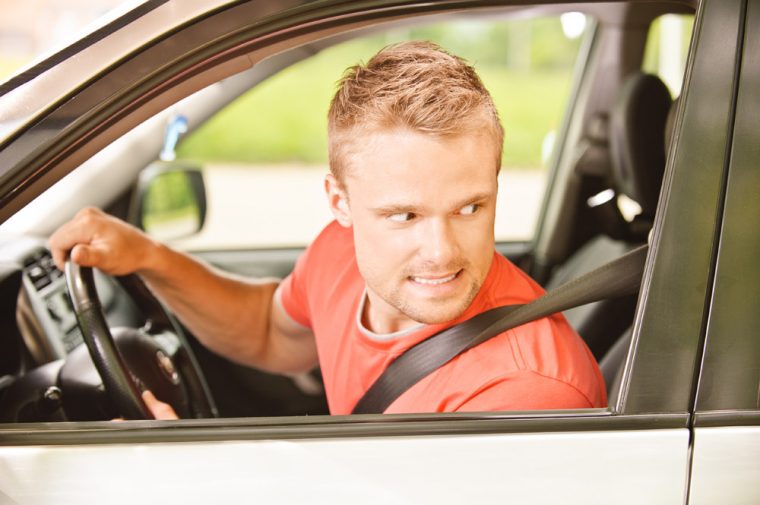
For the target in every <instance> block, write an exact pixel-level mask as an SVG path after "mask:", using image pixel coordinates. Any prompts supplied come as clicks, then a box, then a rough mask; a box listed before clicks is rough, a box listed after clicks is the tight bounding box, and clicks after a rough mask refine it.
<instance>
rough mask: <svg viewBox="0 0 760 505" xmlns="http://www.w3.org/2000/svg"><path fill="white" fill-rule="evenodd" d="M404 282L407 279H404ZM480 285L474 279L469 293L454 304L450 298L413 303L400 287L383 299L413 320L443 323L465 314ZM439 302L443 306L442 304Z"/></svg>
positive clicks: (462, 273) (425, 322)
mask: <svg viewBox="0 0 760 505" xmlns="http://www.w3.org/2000/svg"><path fill="white" fill-rule="evenodd" d="M464 274H465V272H464V271H463V272H461V273H460V275H464ZM405 279H406V278H405ZM404 282H407V281H406V280H404ZM480 287H481V283H478V282H477V281H476V280H475V279H472V280H471V281H470V285H469V288H468V290H467V294H466V295H465V296H464V297H463V298H461V300H459V301H458V302H456V303H453V304H452V301H449V300H424V301H419V302H417V303H411V302H410V300H409V297H405V296H404V295H403V294H402V290H401V289H400V288H397V289H394V290H392V291H391V292H390V293H388V296H387V297H383V299H384V300H385V302H386V303H388V304H389V305H391V306H392V307H394V308H395V309H396V310H398V311H399V312H401V313H402V314H404V315H405V316H406V317H408V318H409V319H412V320H413V321H416V322H418V323H423V324H441V323H447V322H449V321H453V320H455V319H457V318H458V317H459V316H461V315H462V314H464V312H465V311H466V310H467V309H468V308H469V307H470V305H471V304H472V302H473V300H475V297H476V296H477V295H478V292H479V291H480ZM455 300H456V298H455ZM439 303H440V304H441V305H442V306H440V305H439ZM449 304H451V306H449Z"/></svg>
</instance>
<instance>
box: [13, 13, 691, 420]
mask: <svg viewBox="0 0 760 505" xmlns="http://www.w3.org/2000/svg"><path fill="white" fill-rule="evenodd" d="M578 8H579V10H582V11H583V12H586V13H587V14H588V15H589V16H590V17H592V18H594V19H596V23H597V24H596V25H595V26H596V27H597V30H598V31H597V34H596V35H595V36H594V37H593V38H590V40H589V42H588V44H590V45H591V47H592V49H593V51H596V52H597V53H596V57H593V53H590V54H591V55H590V56H588V55H587V58H588V61H582V62H581V63H580V64H579V65H578V67H577V68H580V69H585V70H584V73H582V74H578V75H577V76H576V82H575V84H574V88H573V91H572V94H571V96H572V98H571V102H570V106H569V107H568V112H567V116H566V117H565V119H564V123H563V125H562V128H561V129H560V132H559V135H558V141H557V142H556V144H555V145H556V148H555V152H554V155H553V158H552V166H551V169H550V171H549V174H550V176H549V177H550V182H549V184H548V185H547V189H546V194H545V197H544V203H543V206H542V211H541V214H540V217H539V224H538V227H537V231H536V234H535V237H534V238H533V239H532V240H530V241H528V242H520V243H500V244H499V246H498V248H499V250H500V252H502V254H505V255H506V256H507V257H508V258H509V259H510V260H512V261H513V262H515V263H516V264H517V265H518V266H520V267H521V268H523V269H524V270H525V271H526V272H528V273H529V274H530V275H531V276H532V277H533V278H534V279H536V280H537V281H538V282H539V283H540V284H541V285H542V286H544V287H545V288H546V289H547V290H551V289H553V288H556V287H557V286H560V285H562V284H563V283H565V282H567V281H569V280H572V279H575V278H577V277H579V276H580V275H582V274H584V273H586V272H588V271H590V270H593V269H594V268H596V267H599V266H601V265H604V264H606V263H608V262H609V261H611V260H614V259H616V258H618V257H620V256H621V255H623V254H625V253H626V252H628V251H631V250H632V249H634V248H636V247H638V246H640V245H642V244H645V243H647V240H648V237H649V235H650V231H651V229H652V226H653V223H654V219H655V215H656V211H657V205H658V199H659V193H660V188H661V184H662V180H663V174H664V173H665V165H666V159H667V153H668V149H669V142H670V139H671V136H672V132H673V124H674V120H675V119H674V118H675V117H676V115H677V114H678V104H679V100H678V99H677V98H676V97H673V96H671V92H670V91H669V89H668V87H667V86H666V85H665V84H664V82H663V80H662V79H661V78H660V77H658V76H656V75H652V74H651V73H646V72H644V71H642V70H641V61H642V59H643V53H644V48H645V44H646V39H647V37H646V34H647V30H648V29H649V27H650V25H651V23H652V22H653V21H654V20H655V19H657V18H658V17H659V16H661V15H663V14H667V13H670V12H672V13H678V14H690V15H691V14H693V9H692V8H691V7H690V6H688V5H685V4H683V3H680V2H674V3H673V4H652V5H649V4H642V6H641V7H640V8H637V9H633V8H632V7H631V6H629V5H627V4H606V3H599V4H579V5H578ZM562 9H567V7H566V6H552V5H546V6H539V7H535V8H533V9H530V11H531V14H533V15H536V14H545V13H553V12H560V11H561V10H562ZM525 10H526V11H527V10H529V9H525ZM514 11H519V10H518V9H514ZM517 13H518V14H521V15H522V14H523V13H522V12H517ZM514 14H515V12H513V11H512V10H510V9H506V10H505V11H504V14H503V15H504V16H505V17H508V16H509V15H514ZM487 15H489V16H493V15H494V12H493V11H490V10H489V11H488V12H487ZM372 30H378V28H377V27H373V28H371V29H365V30H364V32H372ZM358 33H362V32H361V31H358ZM355 36H357V33H351V34H350V35H346V34H343V35H339V36H333V37H332V38H327V39H321V40H318V41H314V42H311V43H309V44H308V45H306V46H300V47H298V48H294V49H291V50H289V51H284V52H282V53H280V54H278V55H276V56H273V57H271V58H270V59H268V60H265V61H264V62H262V63H261V64H258V65H255V66H254V67H253V68H252V69H251V70H249V71H246V72H244V73H242V74H239V75H236V76H233V77H230V78H228V79H226V80H224V81H220V82H218V83H216V84H215V85H214V86H216V87H214V86H212V87H209V88H206V89H203V90H201V91H199V92H198V93H195V94H193V95H190V96H189V97H187V98H186V99H185V100H184V101H182V102H179V103H178V104H175V106H174V107H173V108H172V109H167V110H165V111H160V112H159V113H157V114H156V115H155V116H154V117H153V118H151V119H149V120H148V121H145V122H144V123H142V124H140V125H139V126H137V127H135V128H134V129H132V130H131V131H130V132H129V133H128V134H125V135H124V136H123V137H122V138H121V139H118V141H117V142H114V143H113V144H112V145H110V146H108V147H107V148H105V149H103V150H102V151H101V152H100V153H98V154H97V155H96V156H94V157H93V158H90V159H89V160H87V161H86V162H84V163H83V164H82V166H81V167H80V168H79V169H78V170H76V171H75V172H73V173H72V174H71V175H70V176H67V177H66V178H64V179H63V180H62V181H61V183H63V184H59V186H62V188H63V189H61V188H56V187H55V186H54V187H52V188H51V189H50V190H48V191H47V192H46V193H43V194H42V195H41V196H40V197H39V200H43V199H45V200H46V201H47V203H46V204H32V205H30V206H29V208H28V209H24V212H22V213H21V214H20V217H19V216H16V217H14V218H13V219H11V220H10V221H9V222H8V223H7V224H6V225H4V227H3V228H0V311H2V312H3V317H2V318H1V319H0V321H2V324H3V328H2V332H0V422H4V423H23V422H50V421H88V420H108V419H112V418H115V417H118V416H119V412H121V411H123V409H121V407H120V406H117V405H116V403H118V402H115V401H114V399H113V398H112V395H110V394H109V393H107V390H111V389H112V388H113V387H114V386H113V385H111V383H109V382H108V381H107V380H106V379H105V378H101V377H100V376H99V374H98V372H97V370H96V368H95V366H94V365H93V363H92V361H91V357H90V353H89V352H88V349H87V346H86V345H84V344H83V336H82V328H81V324H80V323H79V322H78V321H77V317H76V315H75V312H74V306H75V305H76V304H77V303H78V302H77V300H76V295H74V294H72V293H69V289H68V288H67V279H66V275H65V274H64V273H63V272H61V271H59V270H58V269H57V268H56V267H55V265H54V264H53V261H52V258H51V255H50V252H49V251H48V250H47V247H46V237H47V236H48V235H49V233H50V232H51V231H52V230H53V229H55V227H56V226H57V225H58V224H60V222H62V220H65V219H66V218H67V217H71V216H72V215H73V214H74V213H75V212H76V210H77V209H78V208H80V207H83V206H85V205H98V206H100V207H102V208H104V209H105V210H106V211H107V212H109V213H111V214H113V215H115V216H117V217H121V218H123V219H125V220H131V221H132V222H134V217H131V216H133V214H134V205H135V202H136V201H138V200H139V197H140V196H141V195H140V194H139V193H140V190H139V188H140V185H139V184H138V183H137V182H136V180H137V178H138V174H139V172H140V171H141V170H143V169H145V168H146V167H148V166H150V165H151V164H152V163H153V162H155V160H156V159H157V158H158V153H159V152H160V150H161V148H162V147H163V135H162V133H161V132H162V131H163V128H164V126H165V124H166V121H167V118H168V117H169V116H171V115H172V114H173V111H174V110H180V109H181V110H182V111H183V113H185V114H187V115H189V116H190V117H191V118H192V121H191V129H194V128H198V127H199V125H200V124H202V123H203V122H205V121H206V120H207V119H208V118H209V117H212V116H213V114H214V113H215V112H216V111H218V110H220V109H222V108H223V107H224V106H225V105H226V104H227V103H229V102H232V101H233V100H234V99H235V98H236V97H238V96H239V95H241V94H242V93H243V92H244V91H246V90H247V89H249V88H251V87H253V86H255V85H256V84H258V83H259V82H262V81H264V80H265V79H266V78H267V77H268V76H270V75H273V74H275V73H277V72H278V71H280V70H281V69H284V68H287V67H288V66H289V65H291V64H293V63H294V62H297V61H299V60H301V59H304V58H307V57H309V56H310V55H313V54H316V53H318V52H319V51H320V50H322V49H324V48H326V47H329V46H330V45H332V44H335V43H336V42H339V41H341V40H346V39H350V38H351V37H355ZM605 44H607V45H608V46H609V47H607V46H605ZM605 51H607V52H608V53H605ZM610 58H612V59H613V60H614V61H615V63H610ZM584 64H585V66H584ZM610 68H612V70H611V71H610ZM603 76H606V78H605V79H603V78H602V77H603ZM220 90H224V91H225V92H224V93H221V92H220ZM214 93H216V96H215V95H214ZM157 132H158V133H157ZM138 146H139V147H138ZM127 152H130V153H131V155H130V157H129V165H130V168H128V169H125V170H124V171H123V173H122V174H121V175H115V176H114V175H112V172H103V171H102V170H97V167H98V166H102V165H103V164H106V163H110V162H111V161H112V159H113V158H114V157H116V158H119V157H120V156H121V157H123V156H124V154H125V153H127ZM121 164H123V163H121ZM92 167H94V168H92ZM109 178H111V179H112V180H111V182H113V184H112V186H113V188H114V189H104V190H103V191H102V192H100V193H99V194H98V195H96V196H89V197H87V198H85V199H83V200H82V199H79V198H76V197H77V196H79V194H82V195H83V194H84V193H77V194H75V198H72V197H71V193H70V191H69V190H68V189H66V188H67V186H66V184H69V186H68V188H71V187H87V188H89V191H90V192H91V193H92V188H93V187H96V186H98V185H99V184H100V183H102V182H104V181H106V180H108V179H109ZM67 181H68V182H67ZM80 191H83V190H80ZM198 191H201V192H202V191H204V189H203V187H202V183H201V186H200V189H198ZM621 199H626V200H628V201H632V202H635V203H634V206H635V207H637V212H635V213H634V214H633V215H629V214H628V213H626V212H625V211H624V209H623V207H622V205H621V204H620V202H621ZM51 202H52V203H51ZM52 208H55V209H58V210H57V211H56V212H55V213H56V215H57V216H58V217H56V218H55V219H52V220H51V219H50V216H51V214H52V213H51V209H52ZM56 219H57V220H58V221H56ZM22 221H23V226H22V225H20V224H19V223H21V222H22ZM201 221H202V220H201ZM25 227H26V229H25ZM19 229H23V230H24V232H23V233H19V232H18V231H17V230H19ZM300 252H301V249H299V248H268V249H262V250H257V251H251V250H229V251H197V252H195V253H197V255H198V257H200V258H202V259H205V260H206V261H209V262H210V263H212V264H214V265H215V266H217V267H219V268H222V269H225V270H230V271H233V272H235V273H241V274H246V275H273V276H278V277H282V276H284V275H287V273H288V272H289V270H290V269H291V268H292V265H293V263H294V261H295V258H297V256H298V254H299V253H300ZM71 275H72V276H75V275H76V274H71ZM94 283H95V285H96V286H97V298H98V299H99V303H100V305H101V306H102V307H103V311H104V312H105V317H106V320H105V321H104V322H103V323H102V324H105V325H106V326H107V327H110V328H111V329H112V333H113V334H114V338H115V339H116V340H117V344H118V348H119V352H121V354H122V355H124V360H125V361H126V362H127V364H128V368H129V369H130V372H129V374H130V375H132V377H133V378H134V377H136V378H138V380H140V381H142V382H144V383H146V384H148V385H150V384H151V381H152V380H153V379H151V378H150V377H151V376H152V375H155V374H159V373H161V372H160V370H159V369H158V368H157V367H155V366H152V367H148V366H145V365H144V363H145V362H147V361H151V363H152V362H153V360H148V359H146V358H145V356H147V354H146V353H155V352H156V349H157V348H156V347H155V345H156V344H155V343H151V342H154V341H155V342H158V345H159V347H160V348H162V349H169V350H170V352H169V354H171V356H172V359H173V360H174V361H175V365H176V366H177V368H178V369H179V371H180V374H181V375H183V378H184V380H185V384H186V385H185V386H183V387H182V388H179V389H178V391H179V392H177V393H176V394H177V395H179V396H178V398H179V399H178V400H177V404H181V405H183V408H182V410H181V413H182V414H184V417H214V416H220V417H257V416H291V415H321V414H328V409H327V404H326V400H325V398H324V394H323V391H322V388H321V384H320V374H319V370H314V371H312V372H311V373H309V374H305V375H301V376H294V377H290V376H289V377H283V376H277V375H272V374H269V373H266V372H263V371H259V370H255V369H251V368H249V367H244V366H242V365H238V364H235V363H233V362H231V361H229V360H227V359H224V358H222V357H219V356H217V355H215V354H214V353H212V352H210V351H209V350H207V349H206V348H204V347H203V346H202V345H201V344H200V343H199V342H198V341H197V340H196V339H195V338H194V337H193V336H192V335H191V334H190V333H189V332H187V331H186V330H185V329H184V328H183V327H182V325H181V323H179V322H178V321H176V320H175V319H174V318H173V317H172V316H171V314H170V313H168V312H166V311H165V310H163V308H162V307H161V306H160V304H157V303H156V301H155V299H154V298H153V297H152V295H150V293H149V291H147V290H146V289H145V288H144V286H142V285H141V284H140V282H139V281H138V280H136V278H135V277H134V276H128V277H126V278H120V279H111V278H108V277H106V276H104V275H102V274H99V273H96V274H95V279H94ZM91 291H92V289H90V292H91ZM636 304H637V296H636V295H631V296H627V297H623V298H619V299H614V300H603V301H600V302H595V303H593V304H589V305H586V306H583V307H578V308H574V309H571V310H568V311H566V312H565V316H566V317H567V319H568V321H569V322H570V323H571V325H572V326H573V327H574V328H575V329H576V331H577V332H578V333H579V334H580V335H581V336H582V337H583V339H584V340H585V341H586V343H587V345H588V346H589V348H590V349H591V351H592V353H593V354H594V356H595V357H596V359H597V360H598V362H599V363H600V368H601V370H602V373H603V375H604V378H605V382H606V384H607V389H608V396H609V405H610V408H611V409H614V406H615V405H616V404H617V394H618V389H619V383H620V380H621V374H622V372H623V369H624V365H625V362H626V359H629V348H630V347H631V340H630V339H631V333H632V331H631V327H632V322H633V319H634V314H635V311H636ZM117 328H118V330H117ZM137 329H141V330H140V331H138V330H137ZM143 330H144V331H143ZM145 334H149V335H150V336H151V337H150V339H148V340H150V342H144V341H143V340H145V338H144V335H145ZM151 339H152V340H151ZM197 370H201V371H202V373H198V372H197ZM104 381H105V382H106V384H107V387H104V385H103V384H104ZM156 383H157V382H156ZM167 394H174V393H171V392H168V393H167ZM211 398H213V400H211Z"/></svg>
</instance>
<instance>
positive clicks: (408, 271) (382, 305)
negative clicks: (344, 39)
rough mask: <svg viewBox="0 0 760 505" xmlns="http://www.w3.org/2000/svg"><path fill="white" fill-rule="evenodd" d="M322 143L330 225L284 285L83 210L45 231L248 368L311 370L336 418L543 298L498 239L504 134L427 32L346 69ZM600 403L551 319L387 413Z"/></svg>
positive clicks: (583, 364)
mask: <svg viewBox="0 0 760 505" xmlns="http://www.w3.org/2000/svg"><path fill="white" fill-rule="evenodd" d="M328 137H329V155H330V171H331V173H330V174H329V175H327V177H326V180H325V190H326V193H327V198H328V203H329V206H330V209H331V210H332V212H333V215H334V217H335V221H334V222H333V223H331V224H330V225H328V226H327V227H326V228H325V229H324V230H323V231H322V233H321V234H320V235H319V237H318V238H317V239H316V240H315V241H314V242H313V243H312V245H311V246H310V247H309V249H308V250H307V251H306V253H305V254H304V255H303V256H302V257H301V258H300V259H299V260H298V262H297V264H296V267H295V269H294V271H293V273H292V274H291V275H289V276H288V277H287V278H286V279H285V280H283V281H282V282H281V283H278V282H277V281H276V280H274V279H262V280H256V281H253V280H249V279H240V278H236V277H232V276H229V275H225V274H222V273H219V272H215V271H213V270H212V269H211V268H209V267H208V266H206V265H203V264H201V263H199V262H197V261H196V260H194V259H192V258H190V257H189V256H186V255H184V254H181V253H178V252H175V251H172V250H171V249H169V248H167V247H165V246H164V245H162V244H159V243H156V242H154V241H152V240H151V239H150V238H148V237H147V236H145V235H144V234H143V233H141V232H140V231H138V230H136V229H134V228H132V227H130V226H129V225H126V224H125V223H122V222H120V221H118V220H116V219H114V218H112V217H109V216H107V215H105V214H103V213H102V212H100V211H97V210H93V209H87V210H85V211H82V212H81V213H80V214H78V215H77V216H76V217H75V218H74V220H72V221H71V222H70V223H67V224H66V225H64V226H63V227H61V228H60V229H59V230H58V231H57V232H56V233H55V234H54V235H53V236H52V237H51V239H50V245H51V249H52V251H53V255H54V258H55V260H56V263H57V264H58V265H59V267H60V266H62V264H63V261H64V259H65V257H66V255H67V254H69V251H70V257H71V259H72V261H75V262H77V263H79V264H82V265H87V266H95V267H97V268H100V269H101V270H103V271H105V272H107V273H110V274H113V275H121V274H126V273H129V272H136V273H138V274H139V275H141V276H142V278H143V279H144V280H145V281H146V283H147V284H148V285H149V287H150V288H151V289H152V290H153V291H154V292H155V293H156V294H157V295H158V296H159V297H160V298H161V299H162V300H164V302H166V303H167V304H168V305H169V306H170V307H171V308H172V310H173V311H174V312H175V313H176V314H177V315H178V317H179V318H180V319H181V320H182V321H183V322H184V323H185V324H186V325H187V326H188V327H189V328H190V330H191V331H192V332H193V333H194V334H195V336H196V337H197V338H199V339H200V340H201V341H202V342H203V343H204V344H205V345H206V346H208V347H209V348H210V349H211V350H213V351H215V352H217V353H219V354H221V355H223V356H226V357H228V358H230V359H233V360H235V361H238V362H240V363H244V364H248V365H252V366H256V367H259V368H262V369H265V370H269V371H273V372H280V373H296V372H302V371H306V370H309V369H311V368H313V367H314V366H316V365H317V364H319V365H320V367H321V370H322V374H323V378H324V382H325V388H326V393H327V399H328V404H329V406H330V412H331V413H333V414H348V413H350V412H351V411H352V409H353V407H354V405H355V404H356V403H357V401H358V400H359V399H360V398H361V396H362V395H363V394H364V392H365V391H366V390H367V389H368V388H369V386H370V385H371V384H372V383H373V382H374V380H375V379H376V378H377V377H378V376H379V375H380V374H381V373H382V371H383V370H385V368H386V367H387V366H388V364H389V363H390V362H391V361H392V360H393V359H394V358H395V357H396V356H398V355H399V354H400V353H402V352H403V351H404V350H406V349H408V348H409V347H411V346H412V345H414V344H416V343H418V342H420V341H422V340H423V339H425V338H427V337H429V336H431V335H433V334H435V333H437V332H438V331H440V330H442V329H444V328H446V327H449V326H451V325H453V324H456V323H459V322H461V321H464V320H466V319H469V318H470V317H472V316H474V315H476V314H478V313H480V312H483V311H485V310H487V309H489V308H492V307H495V306H499V305H506V304H513V303H525V302H528V301H530V300H532V299H534V298H536V297H538V296H539V295H540V294H541V293H542V290H541V289H540V287H539V286H538V285H536V284H535V283H534V282H533V281H532V280H531V279H530V278H529V277H528V276H527V275H525V274H524V273H522V272H521V271H520V270H518V269H517V268H516V267H514V266H513V265H512V264H511V263H509V262H508V261H507V260H506V259H505V258H503V257H502V256H500V255H499V254H497V253H496V252H495V250H494V236H493V227H494V217H495V208H496V192H497V175H498V172H499V168H500V164H501V150H502V141H503V130H502V127H501V124H500V122H499V119H498V116H497V113H496V110H495V108H494V105H493V102H492V100H491V97H490V95H489V94H488V92H487V91H486V89H485V88H484V87H483V85H482V83H481V81H480V79H479V78H478V77H477V75H476V74H475V71H474V70H473V69H472V67H470V66H469V65H467V64H466V63H465V62H464V61H462V60H461V59H459V58H457V57H455V56H452V55H450V54H448V53H446V52H445V51H443V50H442V49H441V48H439V47H438V46H435V45H433V44H431V43H420V42H416V43H415V42H412V43H406V44H400V45H396V46H391V47H388V48H386V49H384V50H382V51H380V52H379V53H378V54H377V55H375V56H374V57H373V58H372V59H371V60H370V61H369V62H368V63H367V65H365V66H361V65H357V66H355V67H352V68H350V69H349V70H348V71H347V73H346V74H345V76H344V77H343V79H342V80H341V82H340V85H339V89H338V92H337V93H336V95H335V97H334V98H333V101H332V103H331V106H330V112H329V118H328ZM146 400H147V401H148V403H149V406H150V407H151V408H152V409H153V410H154V412H155V413H157V417H170V416H171V412H159V409H165V406H163V405H161V404H160V403H158V402H156V401H155V399H154V398H153V397H152V396H151V395H149V394H148V395H146ZM605 403H606V396H605V392H604V384H603V380H602V378H601V374H600V373H599V369H598V367H597V365H596V362H595V361H594V358H593V357H592V355H591V353H590V352H589V350H588V349H587V347H586V346H585V344H584V343H583V342H582V340H581V339H580V338H579V337H578V336H577V335H576V334H575V333H574V332H573V330H572V329H571V328H570V327H569V326H568V324H567V322H566V321H565V319H564V318H563V317H562V316H561V315H556V316H554V317H551V318H544V319H541V320H539V321H535V322H532V323H529V324H526V325H523V326H521V327H518V328H515V329H513V330H509V331H507V332H505V333H504V334H502V335H499V336H497V337H495V338H493V339H491V340H490V341H488V342H486V343H483V344H481V345H480V346H478V347H476V348H474V349H471V350H469V351H468V352H466V353H463V354H462V355H460V356H459V357H457V358H455V359H454V360H452V361H451V362H449V363H447V364H446V365H444V366H443V367H441V368H440V369H439V370H437V371H436V372H434V373H432V374H431V375H429V376H428V377H426V378H424V379H423V380H421V381H420V382H419V383H417V384H416V385H414V386H413V387H412V388H411V389H409V390H408V391H407V392H406V393H404V394H403V395H402V396H401V397H399V398H398V399H397V400H396V401H395V402H394V403H393V404H392V405H391V406H390V407H389V408H388V409H387V411H386V412H443V411H478V410H519V409H546V408H588V407H602V406H604V405H605Z"/></svg>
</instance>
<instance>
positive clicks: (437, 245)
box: [419, 218, 459, 266]
mask: <svg viewBox="0 0 760 505" xmlns="http://www.w3.org/2000/svg"><path fill="white" fill-rule="evenodd" d="M422 230H423V232H422V234H421V236H420V237H419V240H420V248H419V250H420V255H421V256H422V260H423V261H424V262H425V263H430V264H431V265H435V266H447V265H449V264H450V263H452V262H453V261H454V260H455V259H456V258H457V255H458V254H459V245H458V243H457V239H456V234H455V233H454V229H453V227H452V224H451V223H450V222H449V221H448V220H447V219H444V218H441V219H430V220H429V221H428V223H426V226H424V227H422Z"/></svg>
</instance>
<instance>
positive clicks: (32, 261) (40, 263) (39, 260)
mask: <svg viewBox="0 0 760 505" xmlns="http://www.w3.org/2000/svg"><path fill="white" fill-rule="evenodd" d="M24 273H25V274H26V275H27V276H29V279H30V280H31V281H32V284H34V287H35V289H37V290H38V291H39V290H40V289H42V288H44V287H45V286H47V285H49V284H50V283H52V282H53V281H54V280H56V279H58V278H60V277H62V276H63V272H61V271H60V270H58V269H57V268H56V267H55V263H53V257H52V256H51V255H50V252H49V251H47V250H44V249H43V250H41V251H38V252H37V253H35V254H34V255H32V256H30V257H28V258H27V259H26V260H24Z"/></svg>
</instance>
